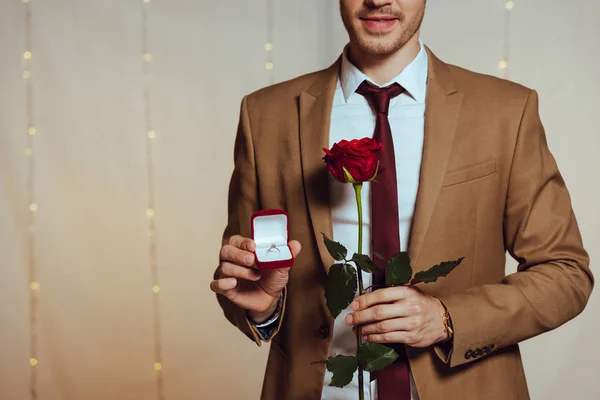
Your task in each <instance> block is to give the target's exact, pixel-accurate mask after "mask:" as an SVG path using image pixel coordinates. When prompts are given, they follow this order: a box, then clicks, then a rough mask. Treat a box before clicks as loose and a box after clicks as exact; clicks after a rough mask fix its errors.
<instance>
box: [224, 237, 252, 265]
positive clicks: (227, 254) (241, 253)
mask: <svg viewBox="0 0 600 400" xmlns="http://www.w3.org/2000/svg"><path fill="white" fill-rule="evenodd" d="M253 243H254V242H253ZM221 260H224V261H229V262H232V263H234V264H238V265H246V266H248V267H250V266H251V265H253V264H254V254H253V253H251V252H249V251H246V250H242V249H240V248H238V247H236V246H234V245H231V244H226V245H225V246H223V247H221Z"/></svg>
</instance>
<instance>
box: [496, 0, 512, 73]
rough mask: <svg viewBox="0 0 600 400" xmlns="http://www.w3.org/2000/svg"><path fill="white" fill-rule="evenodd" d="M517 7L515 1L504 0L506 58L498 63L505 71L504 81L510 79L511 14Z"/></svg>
mask: <svg viewBox="0 0 600 400" xmlns="http://www.w3.org/2000/svg"><path fill="white" fill-rule="evenodd" d="M514 7H515V2H514V1H513V0H504V58H503V59H502V60H501V61H500V62H499V63H498V68H499V69H500V70H501V71H503V77H504V79H508V76H509V74H508V72H509V71H508V69H509V68H508V67H509V63H510V37H511V34H510V14H511V13H512V10H513V8H514Z"/></svg>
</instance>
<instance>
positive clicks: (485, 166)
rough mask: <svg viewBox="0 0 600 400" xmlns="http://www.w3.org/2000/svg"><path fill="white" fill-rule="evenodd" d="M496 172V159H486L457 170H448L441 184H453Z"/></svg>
mask: <svg viewBox="0 0 600 400" xmlns="http://www.w3.org/2000/svg"><path fill="white" fill-rule="evenodd" d="M494 173H496V160H490V161H486V162H484V163H481V164H477V165H473V166H470V167H467V168H463V169H459V170H458V171H453V172H448V173H447V174H446V177H445V178H444V183H443V184H442V186H444V187H445V186H453V185H458V184H459V183H464V182H469V181H473V180H475V179H479V178H484V177H486V176H489V175H492V174H494Z"/></svg>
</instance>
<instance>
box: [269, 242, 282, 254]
mask: <svg viewBox="0 0 600 400" xmlns="http://www.w3.org/2000/svg"><path fill="white" fill-rule="evenodd" d="M273 250H277V252H278V253H280V254H281V250H279V249H278V248H277V244H275V243H273V244H271V247H269V249H268V250H267V254H269V252H270V251H273Z"/></svg>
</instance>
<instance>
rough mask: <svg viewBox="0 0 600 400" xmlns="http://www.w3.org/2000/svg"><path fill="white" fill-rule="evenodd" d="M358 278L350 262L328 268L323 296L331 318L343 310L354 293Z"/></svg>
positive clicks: (352, 298) (350, 301)
mask: <svg viewBox="0 0 600 400" xmlns="http://www.w3.org/2000/svg"><path fill="white" fill-rule="evenodd" d="M357 287H358V280H357V276H356V270H355V269H354V268H353V267H352V266H351V265H350V264H334V265H332V266H331V268H330V269H329V275H328V276H327V284H326V285H325V297H326V298H327V307H328V308H329V312H330V313H331V316H332V317H333V318H336V317H337V316H338V315H340V313H341V312H342V310H345V309H346V308H347V307H348V306H349V305H350V303H352V300H354V296H355V295H356V288H357Z"/></svg>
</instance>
